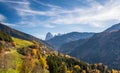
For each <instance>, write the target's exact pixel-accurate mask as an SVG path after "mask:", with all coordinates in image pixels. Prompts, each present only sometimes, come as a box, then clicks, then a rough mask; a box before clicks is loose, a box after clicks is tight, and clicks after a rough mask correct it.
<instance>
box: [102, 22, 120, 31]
mask: <svg viewBox="0 0 120 73" xmlns="http://www.w3.org/2000/svg"><path fill="white" fill-rule="evenodd" d="M119 30H120V23H118V24H115V25H113V26H111V27H110V28H108V29H107V30H105V31H104V32H114V31H119Z"/></svg>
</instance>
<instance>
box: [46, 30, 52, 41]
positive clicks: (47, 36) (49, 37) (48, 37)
mask: <svg viewBox="0 0 120 73" xmlns="http://www.w3.org/2000/svg"><path fill="white" fill-rule="evenodd" d="M51 38H53V35H52V34H51V33H50V32H48V33H47V35H46V38H45V40H50V39H51Z"/></svg>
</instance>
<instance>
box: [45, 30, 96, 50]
mask: <svg viewBox="0 0 120 73" xmlns="http://www.w3.org/2000/svg"><path fill="white" fill-rule="evenodd" d="M94 34H95V33H91V32H89V33H88V32H83V33H80V32H71V33H67V34H63V35H60V36H55V37H53V38H52V39H50V40H47V41H46V42H48V43H49V44H51V45H52V46H53V47H55V49H57V50H58V49H59V48H60V47H61V46H62V45H63V44H65V43H68V42H71V41H75V40H79V39H87V38H90V37H92V36H93V35H94Z"/></svg>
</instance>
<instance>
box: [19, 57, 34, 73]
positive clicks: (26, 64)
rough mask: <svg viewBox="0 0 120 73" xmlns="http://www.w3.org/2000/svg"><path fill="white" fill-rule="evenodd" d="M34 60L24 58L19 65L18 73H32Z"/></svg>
mask: <svg viewBox="0 0 120 73" xmlns="http://www.w3.org/2000/svg"><path fill="white" fill-rule="evenodd" d="M33 68H34V60H33V59H27V58H25V59H24V60H23V62H22V65H21V66H20V73H32V70H33Z"/></svg>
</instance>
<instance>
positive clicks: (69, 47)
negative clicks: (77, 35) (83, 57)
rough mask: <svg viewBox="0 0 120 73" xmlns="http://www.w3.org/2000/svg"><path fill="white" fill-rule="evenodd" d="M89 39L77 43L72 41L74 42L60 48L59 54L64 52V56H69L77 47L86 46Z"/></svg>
mask: <svg viewBox="0 0 120 73" xmlns="http://www.w3.org/2000/svg"><path fill="white" fill-rule="evenodd" d="M87 40H88V39H79V40H76V41H72V42H68V43H65V44H63V45H62V46H61V47H60V48H59V50H58V51H59V52H62V53H64V54H69V53H70V52H72V51H73V50H74V49H75V48H76V47H78V46H79V45H82V44H84V43H85V42H86V41H87Z"/></svg>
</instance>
